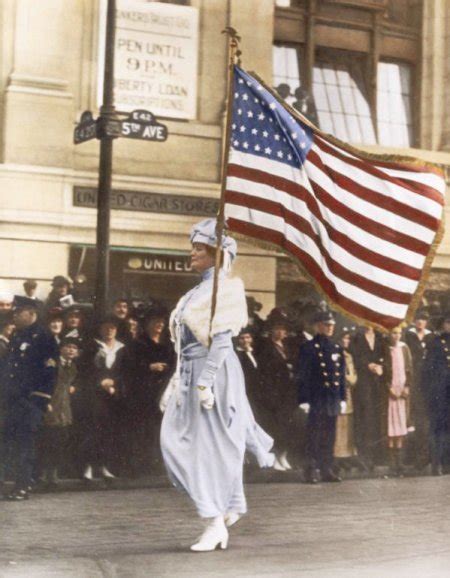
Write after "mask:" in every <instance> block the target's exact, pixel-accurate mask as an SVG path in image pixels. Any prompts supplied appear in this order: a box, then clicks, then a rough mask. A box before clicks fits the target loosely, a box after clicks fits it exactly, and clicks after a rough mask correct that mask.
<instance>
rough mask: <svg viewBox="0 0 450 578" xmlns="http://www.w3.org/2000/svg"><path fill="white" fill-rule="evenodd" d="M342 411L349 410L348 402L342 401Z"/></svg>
mask: <svg viewBox="0 0 450 578" xmlns="http://www.w3.org/2000/svg"><path fill="white" fill-rule="evenodd" d="M340 405H341V413H345V412H346V411H347V402H346V401H341V404H340Z"/></svg>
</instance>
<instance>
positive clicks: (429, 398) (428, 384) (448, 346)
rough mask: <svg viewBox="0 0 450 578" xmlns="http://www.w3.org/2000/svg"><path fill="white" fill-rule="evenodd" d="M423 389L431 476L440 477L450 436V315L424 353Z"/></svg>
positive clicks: (445, 316) (445, 318) (448, 314)
mask: <svg viewBox="0 0 450 578" xmlns="http://www.w3.org/2000/svg"><path fill="white" fill-rule="evenodd" d="M421 385H422V387H421V388H422V393H423V396H424V398H425V400H426V406H427V409H428V415H429V419H430V450H431V465H432V473H433V475H435V476H441V475H442V473H443V471H442V466H443V462H444V457H445V452H446V450H447V449H448V448H447V445H448V444H447V437H448V435H449V433H450V420H449V409H450V313H447V314H446V315H444V318H443V322H442V330H441V332H440V334H439V335H435V336H434V338H433V340H432V342H431V343H429V344H428V346H427V348H426V350H425V359H424V361H423V367H422V384H421Z"/></svg>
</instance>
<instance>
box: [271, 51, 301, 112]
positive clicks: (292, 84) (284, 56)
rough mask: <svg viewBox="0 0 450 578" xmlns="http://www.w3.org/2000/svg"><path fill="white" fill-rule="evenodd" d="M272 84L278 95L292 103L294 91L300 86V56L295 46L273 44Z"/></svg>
mask: <svg viewBox="0 0 450 578" xmlns="http://www.w3.org/2000/svg"><path fill="white" fill-rule="evenodd" d="M272 58H273V85H274V87H275V90H277V92H278V93H279V95H280V96H281V97H282V98H284V100H285V101H286V102H287V103H288V104H290V105H292V104H294V102H295V100H296V96H295V91H296V90H297V89H298V88H299V87H300V84H301V80H300V68H301V67H300V58H301V54H300V51H299V49H298V48H297V47H293V46H276V45H275V46H274V47H273V52H272Z"/></svg>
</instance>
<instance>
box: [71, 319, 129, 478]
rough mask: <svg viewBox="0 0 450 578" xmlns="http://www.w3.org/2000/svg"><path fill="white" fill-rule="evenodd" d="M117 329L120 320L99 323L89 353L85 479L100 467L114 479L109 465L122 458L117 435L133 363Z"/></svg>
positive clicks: (85, 387) (86, 397)
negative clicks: (128, 371)
mask: <svg viewBox="0 0 450 578" xmlns="http://www.w3.org/2000/svg"><path fill="white" fill-rule="evenodd" d="M117 328H118V322H117V319H115V318H114V317H107V318H105V319H104V320H103V321H102V322H101V323H100V327H99V334H100V337H99V339H96V340H95V342H94V344H93V347H92V350H91V351H90V353H89V354H88V355H89V362H88V367H89V373H88V375H87V376H86V377H87V381H86V382H85V383H84V392H83V393H84V396H83V397H84V399H83V404H84V407H85V410H86V414H85V416H84V417H85V419H84V439H83V448H82V453H83V457H84V466H85V468H84V475H83V478H84V479H85V480H92V478H93V475H94V470H93V468H97V469H98V470H99V472H100V475H101V476H102V477H103V478H105V479H111V478H114V477H115V476H114V475H113V474H112V473H111V472H110V471H109V467H110V464H112V463H114V462H117V461H118V459H119V460H120V459H121V457H122V456H121V455H120V449H121V448H120V444H119V446H118V444H117V442H119V441H120V438H119V435H118V434H119V427H120V424H121V422H122V415H123V412H124V408H125V395H126V388H125V379H126V374H127V369H128V366H129V363H130V362H129V359H128V351H127V349H126V347H125V345H124V344H123V343H122V342H120V341H118V340H117V339H116V336H117ZM118 447H119V451H118ZM118 454H119V455H118Z"/></svg>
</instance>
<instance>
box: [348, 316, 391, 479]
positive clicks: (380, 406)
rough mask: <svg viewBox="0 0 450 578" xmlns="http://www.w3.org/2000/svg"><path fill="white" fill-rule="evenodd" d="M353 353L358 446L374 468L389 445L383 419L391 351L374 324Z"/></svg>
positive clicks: (356, 342)
mask: <svg viewBox="0 0 450 578" xmlns="http://www.w3.org/2000/svg"><path fill="white" fill-rule="evenodd" d="M351 353H352V355H353V359H354V362H355V368H356V373H357V375H358V387H357V388H356V389H355V394H354V399H353V401H354V410H355V414H354V419H355V437H356V446H357V448H358V455H359V457H360V460H361V461H362V463H363V464H364V465H365V466H366V467H367V468H368V469H369V471H372V470H373V468H374V465H375V462H376V461H380V459H381V456H382V452H383V448H384V446H385V445H386V444H385V443H384V438H385V434H386V428H385V423H384V422H385V419H384V418H385V405H386V391H387V389H386V388H387V383H389V381H390V379H391V373H392V372H391V363H390V353H389V349H388V344H387V343H386V340H385V339H384V338H383V337H382V336H381V335H380V334H379V333H377V332H375V331H374V330H373V329H372V328H371V327H366V328H364V330H363V331H362V332H360V333H358V334H357V335H356V336H355V338H354V341H353V344H352V347H351Z"/></svg>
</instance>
